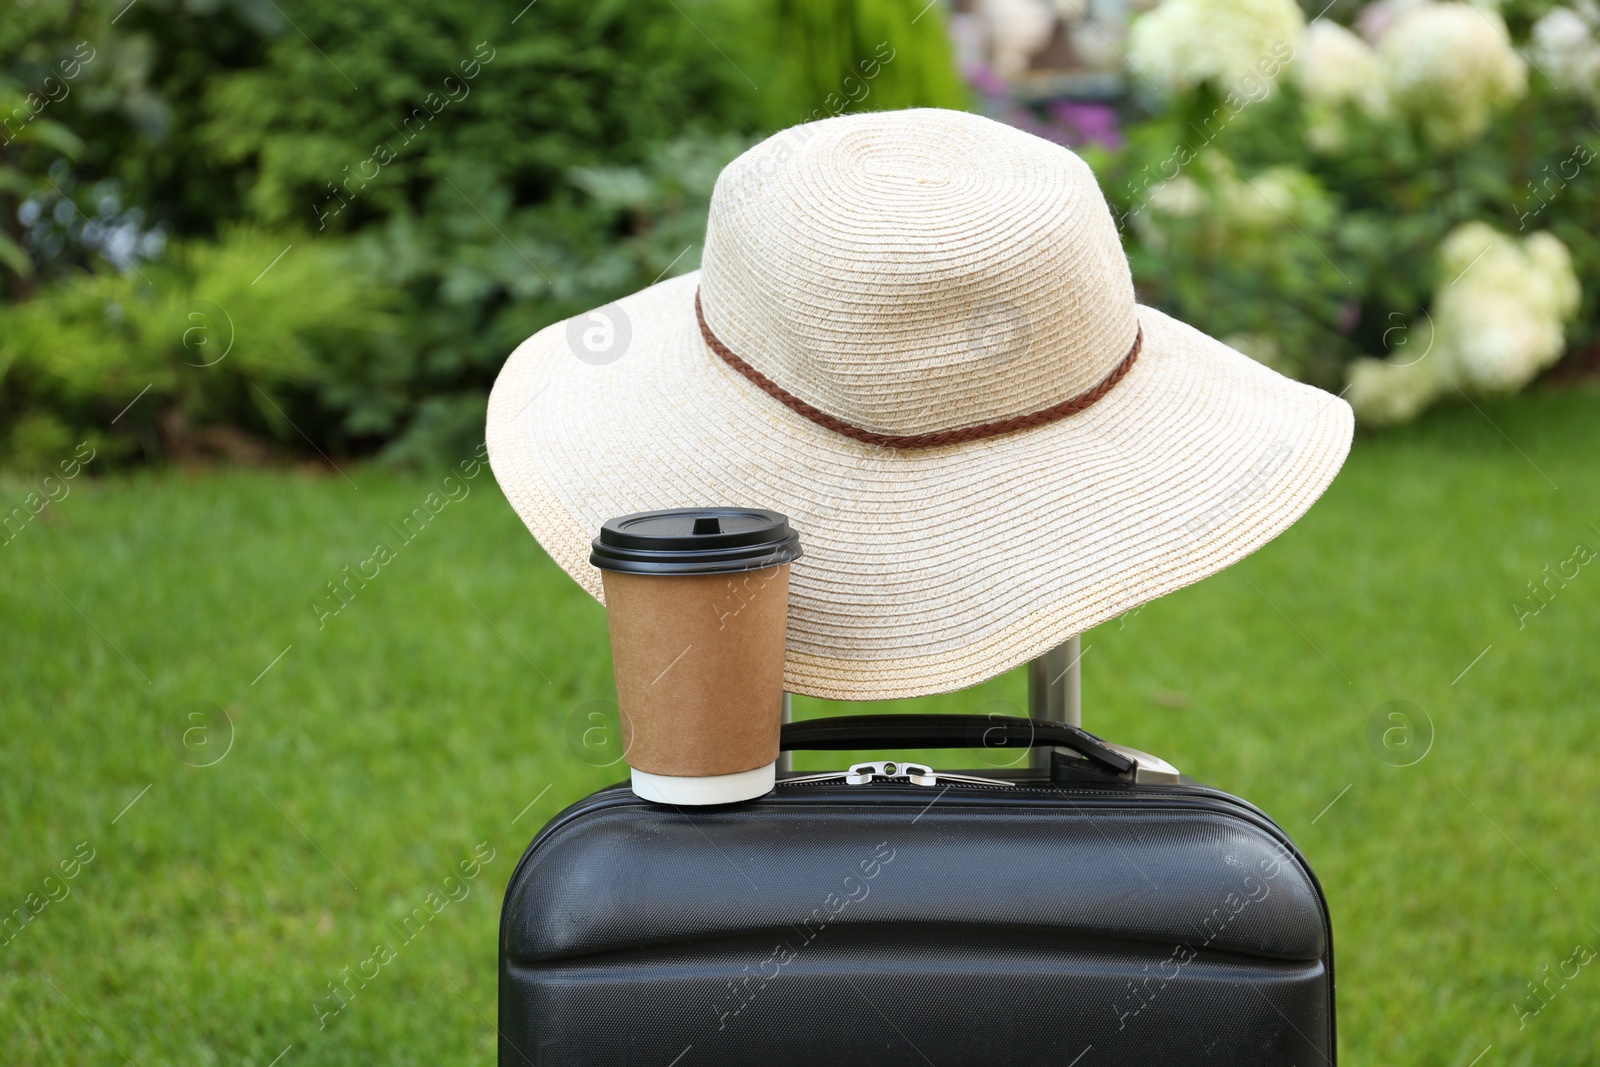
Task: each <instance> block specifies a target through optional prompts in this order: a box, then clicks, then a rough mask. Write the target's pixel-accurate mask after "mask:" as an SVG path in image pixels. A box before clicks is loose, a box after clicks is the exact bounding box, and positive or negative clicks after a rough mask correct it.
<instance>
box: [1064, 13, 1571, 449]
mask: <svg viewBox="0 0 1600 1067" xmlns="http://www.w3.org/2000/svg"><path fill="white" fill-rule="evenodd" d="M1569 5H1570V6H1555V5H1552V4H1550V3H1549V2H1548V0H1505V7H1504V9H1503V10H1504V12H1505V13H1504V16H1502V14H1500V13H1498V12H1497V11H1496V10H1495V5H1494V4H1493V3H1492V0H1482V2H1481V3H1478V4H1468V3H1457V2H1445V0H1376V2H1374V3H1369V4H1367V5H1365V6H1364V7H1361V8H1359V9H1358V10H1355V11H1348V10H1346V11H1345V12H1344V13H1343V14H1341V17H1340V21H1338V22H1335V21H1332V20H1331V19H1330V18H1328V17H1326V16H1324V17H1321V18H1317V19H1314V20H1313V21H1312V22H1311V23H1310V24H1309V25H1306V24H1304V22H1303V21H1302V20H1301V16H1300V13H1299V10H1298V9H1294V10H1286V9H1285V8H1284V7H1283V6H1282V5H1280V4H1276V3H1273V2H1271V0H1161V2H1160V3H1158V4H1157V6H1155V7H1154V8H1153V9H1152V10H1150V11H1149V12H1148V13H1146V14H1145V15H1143V16H1140V17H1139V18H1137V19H1136V20H1135V21H1134V23H1133V25H1132V27H1131V28H1130V36H1129V42H1130V45H1129V62H1130V69H1132V70H1133V71H1134V72H1135V74H1136V76H1140V75H1142V76H1143V79H1148V81H1149V82H1151V83H1153V84H1155V85H1156V86H1158V87H1160V89H1161V90H1162V91H1163V95H1162V98H1161V99H1159V100H1155V101H1141V103H1140V105H1139V107H1140V111H1137V112H1135V114H1134V115H1133V121H1131V122H1127V123H1126V124H1125V126H1124V129H1123V131H1122V132H1123V134H1124V137H1125V142H1124V144H1123V145H1122V146H1121V147H1118V148H1115V149H1111V148H1105V149H1100V148H1095V149H1089V150H1088V154H1089V156H1090V158H1091V161H1092V162H1093V163H1094V165H1095V166H1096V168H1097V169H1098V171H1099V173H1100V175H1101V178H1102V183H1103V185H1104V186H1105V188H1106V189H1107V192H1108V195H1109V197H1110V198H1111V200H1112V202H1113V207H1114V209H1115V210H1117V212H1118V213H1119V215H1120V220H1121V222H1122V224H1123V226H1124V229H1125V232H1126V233H1127V235H1128V241H1127V244H1128V250H1129V258H1130V260H1131V262H1132V265H1133V269H1134V278H1135V282H1136V284H1137V285H1138V287H1139V290H1140V293H1141V296H1142V298H1143V299H1145V300H1147V301H1149V302H1152V303H1155V304H1157V305H1160V306H1162V307H1164V308H1166V309H1167V310H1170V311H1172V312H1173V313H1175V314H1178V315H1180V316H1182V317H1184V318H1186V319H1188V320H1189V321H1191V322H1194V323H1196V324H1197V325H1199V326H1201V327H1203V328H1205V329H1206V330H1208V331H1209V332H1211V333H1213V334H1215V335H1217V336H1219V337H1223V338H1224V339H1226V340H1227V341H1228V342H1229V343H1230V344H1232V345H1233V346H1234V347H1236V348H1238V349H1239V350H1240V351H1243V352H1245V353H1247V354H1249V355H1251V356H1252V357H1254V358H1256V359H1258V360H1260V361H1262V362H1264V363H1267V364H1269V365H1271V366H1273V367H1275V368H1276V369H1279V370H1281V371H1283V372H1285V373H1289V374H1294V375H1296V376H1298V377H1300V378H1302V379H1304V380H1307V381H1310V382H1314V383H1316V384H1319V385H1321V386H1323V387H1324V388H1327V389H1329V390H1331V391H1340V392H1344V393H1345V395H1347V396H1348V398H1349V399H1350V400H1351V402H1352V404H1353V405H1354V406H1355V408H1356V411H1357V415H1358V417H1360V418H1361V420H1362V421H1363V422H1366V423H1368V424H1372V425H1377V424H1383V423H1393V422H1398V421H1403V420H1405V419H1408V418H1410V417H1412V416H1414V415H1416V414H1417V413H1418V412H1420V411H1422V410H1424V409H1425V408H1426V407H1427V406H1428V405H1429V404H1431V403H1433V402H1434V401H1436V400H1438V399H1440V398H1441V397H1448V396H1454V395H1456V392H1457V391H1458V390H1459V391H1460V392H1461V393H1463V394H1467V395H1471V394H1475V393H1495V392H1507V391H1513V390H1516V389H1520V388H1522V387H1524V386H1525V385H1527V384H1528V383H1529V382H1530V381H1532V380H1533V379H1534V378H1536V377H1537V376H1538V375H1539V374H1540V373H1542V372H1543V371H1544V370H1546V369H1548V368H1549V367H1550V366H1552V365H1553V364H1554V363H1555V362H1556V361H1558V360H1559V359H1560V358H1561V355H1562V353H1563V352H1564V351H1566V350H1567V348H1568V345H1569V343H1570V344H1572V345H1573V346H1574V347H1582V346H1585V345H1593V344H1597V343H1600V321H1597V318H1600V316H1597V314H1596V303H1597V300H1596V296H1597V293H1596V289H1597V287H1600V183H1596V182H1595V181H1593V180H1583V179H1584V178H1585V177H1588V176H1587V175H1584V173H1583V172H1584V169H1585V168H1586V167H1588V165H1589V164H1590V163H1592V162H1593V160H1594V159H1595V158H1596V155H1597V154H1600V120H1597V119H1596V116H1595V108H1596V106H1597V105H1600V3H1597V2H1596V0H1569ZM1318 6H1319V7H1320V6H1321V5H1318ZM1280 44H1281V47H1278V46H1279V45H1280ZM1274 48H1277V51H1276V52H1275V51H1274ZM1524 56H1526V57H1527V58H1526V59H1525V58H1524ZM1263 58H1267V59H1269V60H1270V62H1269V63H1266V64H1263V63H1262V60H1263ZM1530 62H1531V64H1532V65H1533V68H1534V69H1536V71H1537V73H1533V74H1532V75H1531V76H1530ZM1127 117H1128V116H1127V115H1125V118H1127ZM1580 279H1582V280H1584V283H1585V284H1580Z"/></svg>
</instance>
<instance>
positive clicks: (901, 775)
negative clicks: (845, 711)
mask: <svg viewBox="0 0 1600 1067" xmlns="http://www.w3.org/2000/svg"><path fill="white" fill-rule="evenodd" d="M879 779H881V780H883V781H886V782H888V781H901V782H910V783H911V784H912V785H920V786H935V785H938V784H939V783H940V782H963V783H965V784H967V785H1002V786H1011V785H1013V784H1014V783H1012V782H1007V781H1004V780H1003V779H1000V778H980V777H978V776H977V775H975V774H953V773H951V772H949V771H935V770H934V769H933V768H932V767H929V766H928V765H927V764H925V763H907V762H905V761H904V760H874V761H873V762H870V763H852V764H851V765H850V769H849V770H844V771H823V772H821V773H819V774H798V775H795V776H794V777H792V778H780V779H778V784H779V785H798V784H801V783H805V782H841V781H842V782H843V783H844V784H845V785H866V784H867V783H868V782H871V781H876V780H879Z"/></svg>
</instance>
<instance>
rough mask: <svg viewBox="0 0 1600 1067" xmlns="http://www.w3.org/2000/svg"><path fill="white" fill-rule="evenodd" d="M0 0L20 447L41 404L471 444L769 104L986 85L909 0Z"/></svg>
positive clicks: (16, 444)
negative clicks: (212, 331) (525, 367)
mask: <svg viewBox="0 0 1600 1067" xmlns="http://www.w3.org/2000/svg"><path fill="white" fill-rule="evenodd" d="M0 3H3V4H4V6H5V9H6V13H5V17H4V18H0V106H4V107H5V109H6V110H5V112H4V114H12V113H13V112H14V111H15V109H16V108H18V107H21V108H22V109H23V111H22V112H21V114H22V115H24V116H26V117H27V121H26V122H24V123H22V124H21V125H20V126H17V125H16V124H15V123H14V124H13V128H10V129H8V131H7V132H5V133H4V134H0V136H3V137H4V138H5V141H4V144H0V318H3V320H4V322H5V326H4V329H5V331H6V332H5V337H6V340H5V342H4V345H5V348H4V350H5V351H6V352H7V353H9V355H8V356H7V357H5V359H6V361H7V362H6V363H0V375H3V377H0V411H3V412H4V413H5V416H6V418H7V421H8V423H12V424H14V425H13V426H12V429H11V432H8V433H5V434H0V447H3V448H6V449H8V450H9V451H8V452H6V453H3V454H0V463H6V462H10V463H23V462H31V461H32V460H31V459H30V458H29V457H31V456H34V455H35V454H36V453H38V452H39V451H40V450H41V449H40V446H37V445H36V444H35V445H30V444H28V443H27V441H26V440H24V439H28V440H36V441H44V440H46V439H54V436H56V435H55V434H54V431H47V429H45V428H47V427H51V426H54V427H57V428H59V429H61V431H62V432H63V433H65V434H66V435H67V436H72V435H75V434H87V433H89V432H90V430H91V429H94V430H95V432H97V433H100V434H101V435H102V436H106V437H108V438H112V439H114V440H108V441H107V443H106V447H105V448H104V449H103V452H104V454H106V455H108V456H112V457H116V456H122V457H128V458H133V457H146V458H153V457H155V456H157V455H160V454H172V453H175V452H176V453H180V454H181V453H183V451H184V450H185V448H188V447H189V446H188V445H184V444H180V442H183V441H193V440H195V439H196V438H195V433H196V432H197V430H196V431H191V432H188V433H182V432H171V431H170V429H163V428H162V427H163V426H169V427H177V426H180V424H187V425H190V426H191V427H195V428H200V427H204V426H208V425H228V426H231V427H232V428H233V432H235V433H236V434H243V435H246V436H250V437H255V436H264V437H273V438H276V439H277V440H279V441H281V442H282V443H283V444H284V445H287V446H292V447H296V448H302V449H307V450H309V447H310V444H311V443H314V444H315V445H316V447H318V448H321V449H323V450H325V451H329V452H332V453H334V454H339V453H343V452H346V451H372V450H375V449H383V450H385V451H386V454H388V455H389V456H391V457H393V458H395V459H399V460H405V461H413V462H430V461H432V460H433V459H435V458H437V457H441V456H443V457H448V456H449V455H452V454H454V453H456V452H465V451H470V450H471V448H472V447H473V446H474V445H475V443H476V442H477V441H478V440H481V434H482V422H483V410H484V401H485V397H486V395H487V392H488V388H489V385H490V384H491V383H492V381H493V379H494V375H495V373H496V372H497V371H498V369H499V367H500V364H501V363H502V362H503V361H504V359H505V357H506V356H507V355H508V354H509V353H510V351H511V350H512V349H513V348H514V347H515V346H516V345H517V344H518V343H520V342H521V341H522V340H523V339H524V338H526V337H527V336H528V335H529V334H531V333H533V332H535V331H536V330H538V329H540V328H542V327H543V326H545V325H547V324H549V323H551V322H555V321H559V320H560V319H562V318H565V317H567V316H570V315H572V314H576V313H578V312H580V311H583V310H586V309H588V308H591V307H594V306H597V305H600V304H604V303H606V302H608V301H610V300H613V299H616V298H617V297H619V296H621V295H624V294H626V293H628V292H631V291H633V290H636V289H639V288H642V287H644V286H646V285H649V284H651V283H652V282H653V281H656V280H659V279H660V278H662V277H664V276H666V275H667V274H669V273H681V272H683V271H686V270H691V269H693V268H694V267H696V266H697V265H698V261H699V242H700V241H701V239H702V237H703V233H704V220H705V210H706V203H707V201H708V199H709V196H710V190H711V186H712V184H713V182H714V180H715V176H716V174H717V172H718V170H720V168H721V166H722V165H723V164H724V163H725V162H726V161H727V160H728V159H731V158H732V157H733V156H734V155H736V154H737V153H738V152H739V151H741V150H742V149H743V148H744V147H746V146H747V145H749V144H750V143H752V142H753V141H754V140H755V139H757V138H758V137H759V136H761V135H762V134H764V133H765V132H767V131H770V130H771V129H774V128H777V127H780V126H784V125H788V124H792V123H794V122H798V121H804V120H805V119H807V118H808V117H811V116H812V115H813V114H814V113H815V114H829V113H834V112H837V111H842V110H845V109H846V108H853V109H868V108H880V107H889V106H895V107H898V106H905V105H908V104H918V103H921V104H944V105H949V104H952V103H954V104H957V105H959V104H960V102H961V101H962V100H963V99H964V95H963V93H962V91H961V88H960V86H959V84H958V83H957V82H956V80H955V76H954V74H953V73H952V71H951V68H950V62H949V46H948V43H947V41H946V39H945V34H944V28H943V22H942V19H941V17H940V11H939V10H938V9H937V8H935V9H933V10H930V11H927V12H926V13H925V15H924V16H923V17H920V18H919V17H918V16H919V13H920V11H921V5H920V4H914V3H911V2H909V0H856V2H853V3H846V4H840V3H828V4H815V3H800V2H798V0H797V2H793V3H785V4H780V5H778V6H777V7H772V6H769V5H766V4H763V3H759V2H756V0H631V2H626V3H625V2H622V0H599V2H595V0H538V3H537V4H529V5H527V6H525V7H524V6H521V5H490V4H488V3H486V2H484V0H428V2H423V0H385V2H382V3H380V2H378V0H352V2H351V3H347V4H341V5H313V4H309V3H305V2H303V0H300V2H293V3H291V2H275V0H141V2H140V3H138V4H137V5H134V6H131V7H129V6H127V5H126V4H125V3H82V4H70V5H26V4H22V3H19V2H15V0H10V2H7V0H0ZM836 18H837V19H838V20H839V21H837V22H834V21H832V20H834V19H836ZM824 25H826V26H827V27H828V28H829V30H830V33H829V34H828V35H827V37H826V40H825V41H822V40H820V39H819V41H818V44H817V46H816V47H813V48H795V47H794V45H793V42H794V41H795V40H796V39H797V37H796V35H797V34H812V33H819V32H820V30H819V29H818V27H819V26H824ZM890 35H894V43H893V45H892V47H891V48H890V49H889V51H884V50H883V49H881V48H880V47H879V46H880V43H881V42H883V41H884V40H885V39H887V37H889V36H890ZM891 54H892V58H890V56H891ZM85 57H89V58H85ZM74 62H75V63H76V67H75V68H74V73H73V75H72V76H71V77H70V78H68V77H66V70H67V68H64V67H63V66H62V64H63V63H69V64H71V63H74ZM46 79H54V80H53V81H51V82H49V83H47V81H46ZM47 85H48V87H49V92H48V93H47V92H46V89H47ZM30 93H32V94H34V95H33V97H32V100H33V101H34V103H33V104H31V105H30V103H29V101H30V96H29V94H30ZM41 101H42V106H39V102H41ZM819 109H820V110H819ZM0 119H3V115H0ZM240 226H243V227H246V228H244V229H238V228H236V227H240ZM169 241H170V242H171V243H172V244H171V248H170V249H169V248H168V247H167V245H168V242H169ZM290 245H293V251H292V252H290V253H289V254H288V255H287V256H285V258H284V259H283V260H282V262H281V263H279V264H278V265H277V266H275V267H273V268H272V271H271V272H269V273H268V274H267V275H266V277H265V279H264V280H263V281H262V282H261V283H260V284H258V285H256V286H250V285H249V284H248V282H249V280H250V278H253V277H254V276H255V274H256V272H258V271H260V270H261V269H262V268H263V267H265V266H266V264H267V263H268V262H270V261H271V260H272V257H273V256H275V255H277V253H278V252H279V251H281V250H282V249H283V248H285V247H286V246H290ZM208 248H209V249H211V252H210V253H208V251H207V249H208ZM302 253H305V255H304V256H302ZM208 254H210V255H213V256H214V257H215V259H216V263H215V264H214V266H215V269H218V270H220V271H224V272H225V274H224V276H223V277H221V278H219V279H217V280H216V281H215V282H211V281H208V280H206V279H203V278H202V277H200V274H203V273H204V272H205V271H206V270H210V269H212V266H211V265H208V264H209V261H208V259H207V256H208ZM169 260H170V262H169ZM334 263H337V264H340V266H338V267H337V268H335V267H332V266H330V265H331V264H334ZM197 272H199V273H197ZM280 272H282V276H283V278H284V279H285V280H284V281H283V282H282V283H280V284H270V285H269V282H270V281H272V280H273V279H274V276H275V275H278V274H279V273H280ZM246 273H248V275H249V277H244V275H245V274H246ZM240 278H243V281H244V282H245V283H246V284H245V285H244V286H243V287H242V288H241V287H240V286H239V285H237V284H236V283H237V281H238V280H239V279H240ZM146 279H148V281H147V280H146ZM302 284H303V285H307V286H314V287H316V290H315V291H309V290H300V289H297V288H296V287H295V286H297V285H302ZM136 290H148V291H140V292H136ZM217 292H221V293H223V295H224V296H226V297H227V299H223V297H222V296H218V295H216V293H217ZM377 294H382V297H383V299H382V301H378V300H377V299H376V296H377ZM193 300H209V301H212V302H213V303H215V304H216V305H218V306H219V307H221V308H222V309H223V310H224V311H225V312H226V313H227V314H228V315H231V316H232V318H233V319H234V321H235V324H236V326H237V329H238V344H237V347H236V348H235V349H234V351H233V353H232V354H230V355H229V357H228V359H227V360H226V361H225V362H224V363H222V364H219V365H218V367H228V371H227V374H222V375H218V378H219V379H225V381H224V380H219V382H218V383H217V384H216V385H215V386H214V387H213V386H210V385H200V384H196V383H192V382H190V381H189V379H190V378H191V377H192V375H190V374H189V369H185V368H183V367H182V366H181V365H182V363H183V360H182V359H181V358H179V356H180V355H181V345H180V346H179V349H178V350H174V349H173V347H172V346H173V342H172V341H171V339H170V338H167V337H166V335H165V334H164V333H162V329H163V328H164V323H165V322H166V317H167V315H169V314H171V313H175V312H176V310H177V309H178V308H179V307H180V305H184V304H185V302H188V301H193ZM273 300H277V301H280V302H281V304H280V305H278V306H274V305H272V303H271V301H273ZM230 301H232V302H230ZM97 302H98V304H97ZM8 305H13V306H8ZM113 307H115V308H121V309H123V311H124V312H126V313H127V314H128V316H129V321H130V322H133V323H135V324H136V325H130V326H126V327H125V328H121V327H119V329H120V330H121V331H122V332H118V330H113V329H111V328H110V319H109V318H108V316H111V315H113V314H114V312H113V311H111V310H110V309H111V308H113ZM322 314H326V315H330V316H333V318H332V319H329V320H327V321H324V322H320V323H319V320H317V319H316V317H315V316H317V315H322ZM158 320H159V321H158ZM52 324H53V325H52ZM52 337H59V338H66V337H72V338H75V339H76V340H77V341H78V342H79V343H80V345H81V347H80V348H79V350H78V354H77V355H74V350H73V348H72V347H71V346H69V345H66V344H65V343H57V342H53V341H51V340H50V338H52ZM380 337H381V342H379V341H377V340H376V339H377V338H380ZM270 345H286V346H287V347H286V348H285V349H284V351H283V352H282V354H281V357H280V358H278V359H277V360H276V361H274V360H272V359H269V358H268V356H267V355H266V349H265V348H263V347H262V346H270ZM163 346H164V347H163ZM247 351H248V352H250V353H253V354H252V355H250V356H249V357H248V358H241V357H243V356H244V354H245V353H246V352H247ZM158 353H165V354H164V356H161V357H160V358H158ZM163 360H164V362H163ZM74 362H77V363H79V364H81V366H82V367H84V368H89V367H93V368H97V369H96V371H95V373H93V374H89V373H83V374H76V373H73V372H71V369H70V366H69V365H70V364H73V363H74ZM7 364H9V365H7ZM158 365H160V366H161V367H163V368H164V370H163V371H162V373H161V374H160V375H156V377H157V378H159V379H160V383H165V384H159V383H158V384H157V385H155V386H154V387H153V388H152V390H151V393H150V394H149V395H147V396H146V397H145V398H144V399H143V400H141V401H140V403H139V405H137V406H136V407H135V408H134V409H133V411H131V412H130V413H129V415H128V416H127V417H126V418H124V419H121V420H119V421H118V423H117V424H116V426H115V427H111V428H110V429H107V428H106V427H107V425H108V422H107V420H109V418H110V416H112V415H114V414H116V412H117V411H118V410H119V409H120V408H121V407H122V405H123V404H125V403H126V402H127V400H128V399H129V398H130V397H131V396H132V394H133V393H135V392H137V391H138V389H140V388H142V387H143V385H144V383H145V380H147V379H149V378H150V376H151V372H152V370H153V369H154V368H155V367H157V366H158ZM191 369H192V368H191ZM209 369H210V368H207V370H209ZM196 370H197V373H199V370H198V369H196ZM230 375H231V376H232V377H231V378H230V377H229V376H230ZM136 378H137V379H140V380H139V381H138V383H137V384H133V385H132V388H131V389H130V388H128V386H129V385H130V384H131V383H132V380H133V379H136ZM185 383H188V384H185ZM267 383H271V384H272V385H273V386H274V387H276V388H278V389H281V390H283V392H282V394H281V395H280V394H273V395H275V396H277V399H278V402H279V403H280V404H281V405H282V406H283V407H284V411H285V413H286V417H285V419H275V418H274V417H272V415H271V409H270V408H265V407H264V405H263V404H262V403H261V402H260V398H259V397H258V396H257V393H256V386H257V385H258V384H260V385H262V386H263V387H264V386H265V385H266V384H267ZM268 392H271V390H270V389H269V390H268ZM147 405H148V412H149V414H148V415H147V416H146V419H148V420H152V421H141V420H140V419H138V418H136V415H137V414H138V413H139V412H142V411H146V410H147V408H146V406H147ZM288 417H292V419H293V423H294V425H295V426H298V427H299V430H295V429H292V428H290V429H287V431H286V425H287V418H288ZM163 420H165V421H164V422H163ZM25 427H33V429H31V430H26V432H24V429H25ZM302 431H303V432H304V434H305V435H306V438H302V437H301V436H300V433H301V432H302ZM213 436H215V435H213ZM307 438H308V439H309V440H307ZM237 450H238V449H235V451H237ZM7 457H9V458H7Z"/></svg>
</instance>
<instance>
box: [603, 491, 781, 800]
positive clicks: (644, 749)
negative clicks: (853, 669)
mask: <svg viewBox="0 0 1600 1067" xmlns="http://www.w3.org/2000/svg"><path fill="white" fill-rule="evenodd" d="M799 556H800V540H799V535H798V534H796V533H795V532H794V531H793V530H792V529H791V528H790V527H789V522H788V520H787V519H786V518H785V517H784V516H782V515H779V514H777V513H776V512H771V511H763V510H756V509H743V508H689V509H680V510H673V511H653V512H643V513H640V514H637V515H624V516H621V517H619V518H615V519H611V520H610V521H608V522H607V523H605V525H604V526H603V527H602V528H601V531H600V536H599V537H597V538H595V540H594V545H593V553H592V555H591V556H590V562H591V563H593V564H594V565H595V566H596V567H599V568H600V569H601V571H602V575H601V580H602V583H603V584H604V587H605V594H606V619H607V623H608V626H609V628H610V631H611V654H612V661H613V664H614V668H615V672H616V682H617V704H618V707H619V709H620V711H621V719H622V738H623V744H624V752H625V755H626V759H627V761H628V765H629V766H630V767H631V768H632V770H633V778H632V781H633V791H634V792H635V793H637V794H638V795H639V796H641V797H644V798H645V799H647V800H654V801H659V802H662V803H670V804H726V803H730V802H733V801H738V800H749V799H752V798H754V797H758V796H761V795H762V794H764V793H767V792H769V791H770V790H771V789H772V787H773V784H774V781H775V778H776V769H777V760H778V733H779V729H780V727H781V726H782V717H783V710H782V709H783V657H784V642H785V636H786V628H787V620H788V613H789V565H790V563H791V562H792V561H793V560H795V559H798V558H799Z"/></svg>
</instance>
